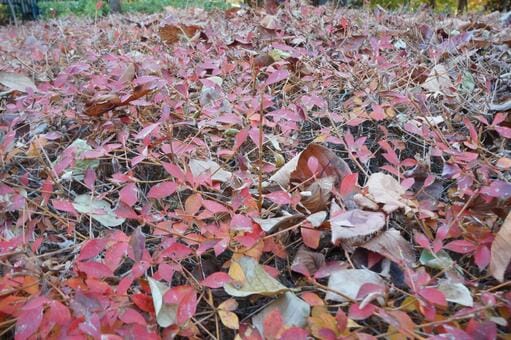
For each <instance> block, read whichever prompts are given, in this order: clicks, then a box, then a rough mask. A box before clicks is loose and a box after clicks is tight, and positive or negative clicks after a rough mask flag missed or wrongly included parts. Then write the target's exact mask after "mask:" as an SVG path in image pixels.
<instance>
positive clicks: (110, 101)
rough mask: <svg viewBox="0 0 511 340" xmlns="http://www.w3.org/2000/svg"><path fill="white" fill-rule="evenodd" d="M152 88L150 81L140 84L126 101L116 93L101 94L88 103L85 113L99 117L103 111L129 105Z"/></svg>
mask: <svg viewBox="0 0 511 340" xmlns="http://www.w3.org/2000/svg"><path fill="white" fill-rule="evenodd" d="M152 89H153V87H152V84H150V83H146V84H143V85H138V86H136V87H135V88H134V89H133V92H132V93H131V94H130V96H129V97H128V98H127V99H125V100H124V101H121V98H120V97H119V96H118V95H116V94H107V95H102V96H99V97H97V98H95V99H94V100H92V101H90V102H89V103H87V105H86V108H85V114H87V115H88V116H92V117H99V116H101V115H102V114H103V113H106V112H108V111H110V110H113V109H115V108H116V107H119V106H124V105H128V104H129V103H130V102H132V101H134V100H137V99H139V98H141V97H143V96H145V95H146V94H148V93H149V92H150V91H151V90H152Z"/></svg>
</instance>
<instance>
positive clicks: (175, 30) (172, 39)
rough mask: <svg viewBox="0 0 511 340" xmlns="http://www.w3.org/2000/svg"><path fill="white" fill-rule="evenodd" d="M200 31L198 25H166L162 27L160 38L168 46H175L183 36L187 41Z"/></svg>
mask: <svg viewBox="0 0 511 340" xmlns="http://www.w3.org/2000/svg"><path fill="white" fill-rule="evenodd" d="M200 29H201V28H200V27H199V26H197V25H185V24H182V23H176V24H165V25H164V26H162V27H160V38H161V39H162V40H163V41H164V42H166V43H167V44H173V43H176V42H178V41H179V39H181V37H183V36H184V37H186V39H190V38H192V37H193V36H194V35H195V34H196V33H197V32H198V31H200Z"/></svg>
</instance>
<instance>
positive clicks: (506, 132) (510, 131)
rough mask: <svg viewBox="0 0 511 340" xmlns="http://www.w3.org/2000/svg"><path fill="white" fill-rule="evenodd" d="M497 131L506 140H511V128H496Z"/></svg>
mask: <svg viewBox="0 0 511 340" xmlns="http://www.w3.org/2000/svg"><path fill="white" fill-rule="evenodd" d="M495 130H496V131H497V132H498V133H499V135H501V136H502V137H504V138H508V139H511V128H508V127H505V126H496V127H495Z"/></svg>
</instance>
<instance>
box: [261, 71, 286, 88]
mask: <svg viewBox="0 0 511 340" xmlns="http://www.w3.org/2000/svg"><path fill="white" fill-rule="evenodd" d="M287 77H289V72H288V71H286V70H276V71H274V72H273V73H272V74H270V76H269V77H268V79H266V86H269V85H272V84H275V83H278V82H279V81H282V80H284V79H286V78H287Z"/></svg>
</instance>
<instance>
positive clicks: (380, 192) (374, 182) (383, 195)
mask: <svg viewBox="0 0 511 340" xmlns="http://www.w3.org/2000/svg"><path fill="white" fill-rule="evenodd" d="M366 187H367V191H368V192H369V194H370V195H371V198H372V199H373V201H375V202H378V203H383V204H385V207H384V210H385V212H387V213H390V212H392V211H394V210H396V209H398V208H401V207H405V206H406V205H405V204H404V203H403V202H402V199H401V196H402V195H403V194H404V193H405V190H404V188H403V187H402V186H401V184H399V182H398V181H397V180H396V179H395V178H394V177H392V176H391V175H387V174H384V173H383V172H377V173H374V174H372V175H371V176H370V177H369V179H368V180H367V184H366Z"/></svg>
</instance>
